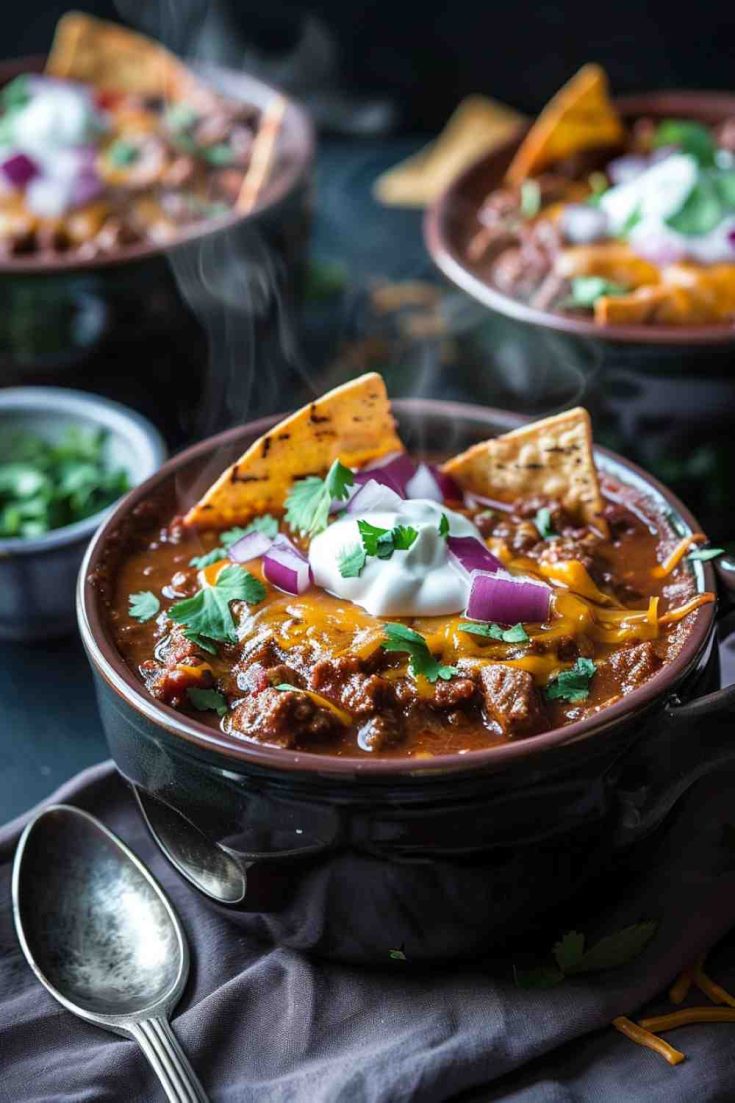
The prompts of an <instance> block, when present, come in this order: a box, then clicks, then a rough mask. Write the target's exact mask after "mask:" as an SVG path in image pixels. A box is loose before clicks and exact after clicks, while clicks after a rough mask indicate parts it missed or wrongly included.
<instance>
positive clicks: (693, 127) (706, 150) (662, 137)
mask: <svg viewBox="0 0 735 1103" xmlns="http://www.w3.org/2000/svg"><path fill="white" fill-rule="evenodd" d="M662 146H677V147H678V148H679V149H680V150H681V151H682V153H688V154H689V155H690V156H691V157H693V158H694V159H695V161H697V163H698V164H699V165H701V166H702V168H711V167H712V165H714V163H715V154H716V153H717V146H716V144H715V140H714V138H713V137H712V133H711V131H710V129H709V127H706V126H704V125H703V124H702V123H697V122H694V121H693V120H692V119H664V120H663V122H661V123H659V125H658V127H657V128H656V133H655V134H654V136H653V147H654V149H660V148H661V147H662Z"/></svg>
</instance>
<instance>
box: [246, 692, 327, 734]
mask: <svg viewBox="0 0 735 1103" xmlns="http://www.w3.org/2000/svg"><path fill="white" fill-rule="evenodd" d="M342 730H343V728H342V724H341V723H340V721H339V719H338V718H337V717H336V716H335V715H334V713H333V712H330V711H329V709H325V708H322V707H321V706H320V705H318V704H317V703H316V701H314V700H312V698H311V697H309V696H308V694H306V693H303V692H301V691H300V690H283V691H282V690H278V689H273V688H272V687H271V688H269V689H264V690H263V691H262V692H261V693H256V694H251V695H250V696H249V697H245V698H243V699H242V700H241V701H239V702H238V704H237V706H236V707H235V708H234V709H233V711H232V714H231V731H232V733H233V734H234V735H238V734H239V735H245V736H248V737H249V738H251V739H257V740H259V741H260V742H261V743H273V744H275V745H276V746H278V747H296V746H300V745H302V744H305V743H307V744H308V743H309V742H310V741H312V740H322V739H328V738H329V737H330V736H333V735H336V734H337V732H340V731H342Z"/></svg>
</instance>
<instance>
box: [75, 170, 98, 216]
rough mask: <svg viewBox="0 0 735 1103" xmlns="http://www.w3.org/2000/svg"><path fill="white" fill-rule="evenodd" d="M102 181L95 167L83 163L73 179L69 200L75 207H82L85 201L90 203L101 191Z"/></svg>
mask: <svg viewBox="0 0 735 1103" xmlns="http://www.w3.org/2000/svg"><path fill="white" fill-rule="evenodd" d="M103 190H104V189H103V186H102V181H101V179H100V177H99V175H98V174H97V171H96V169H94V168H92V167H90V166H88V165H83V166H81V167H80V170H79V173H78V175H77V177H76V179H75V181H74V185H73V187H72V190H71V201H72V204H73V206H75V207H83V206H84V205H85V203H91V202H92V200H93V199H97V198H98V197H99V196H100V195H101V194H102V192H103Z"/></svg>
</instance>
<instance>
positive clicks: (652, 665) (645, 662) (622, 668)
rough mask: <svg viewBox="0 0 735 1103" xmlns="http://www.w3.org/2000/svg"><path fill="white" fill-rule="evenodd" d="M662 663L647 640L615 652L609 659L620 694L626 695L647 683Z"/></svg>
mask: <svg viewBox="0 0 735 1103" xmlns="http://www.w3.org/2000/svg"><path fill="white" fill-rule="evenodd" d="M662 662H663V660H662V659H661V657H660V656H659V655H657V654H656V649H655V648H654V646H653V644H652V643H651V641H650V640H645V641H644V642H643V643H634V644H630V645H629V646H628V647H624V648H622V649H621V650H620V651H614V652H613V654H612V655H611V656H610V658H609V659H608V666H609V667H610V669H611V670H612V671H613V672H614V674H615V677H616V680H617V683H618V688H619V692H620V693H621V694H625V693H630V692H631V691H632V690H634V689H638V687H639V686H642V685H643V683H644V682H647V681H648V679H649V678H650V677H651V675H652V674H655V673H656V671H657V670H658V669H659V668H660V666H661V665H662Z"/></svg>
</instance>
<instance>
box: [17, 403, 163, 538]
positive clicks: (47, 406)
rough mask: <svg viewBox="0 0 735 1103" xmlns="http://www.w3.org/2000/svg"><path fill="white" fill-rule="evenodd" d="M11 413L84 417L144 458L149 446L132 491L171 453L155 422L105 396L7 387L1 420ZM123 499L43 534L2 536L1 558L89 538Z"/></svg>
mask: <svg viewBox="0 0 735 1103" xmlns="http://www.w3.org/2000/svg"><path fill="white" fill-rule="evenodd" d="M8 410H19V411H20V410H28V411H31V412H32V411H34V410H38V411H43V412H45V413H51V412H57V413H63V414H64V415H68V416H69V418H70V420H75V419H78V420H79V422H80V423H81V422H82V421H84V420H89V421H92V422H94V423H95V424H96V425H98V426H99V427H101V428H104V429H107V430H108V432H110V433H111V434H117V436H119V437H120V438H123V439H126V440H127V442H128V443H129V444H132V446H133V447H134V448H136V449H137V452H138V454H139V455H142V454H141V452H140V448H141V446H143V447H144V448H145V449H146V450H147V451H146V453H145V454H144V455H143V458H144V459H145V461H146V462H145V464H144V465H142V466H143V468H144V474H142V475H141V476H140V478H138V480H137V482H136V483H135V485H134V486H133V487H132V488H131V489H133V490H135V489H136V488H137V487H138V486H139V485H140V484H141V483H143V482H146V481H147V480H148V479H150V478H151V477H152V476H153V475H155V473H156V471H157V470H158V469H159V468H160V467H161V464H162V463H163V461H164V460H165V459H166V456H167V455H168V450H167V448H166V445H165V443H164V440H163V437H162V436H161V434H160V433H159V431H158V429H156V427H155V425H153V424H152V422H150V421H149V420H148V419H147V418H146V417H143V415H142V414H139V413H138V412H137V410H131V409H130V408H129V407H128V406H124V405H123V404H122V403H121V402H115V401H113V400H112V399H111V398H104V397H103V396H102V395H96V394H88V393H87V392H86V391H78V390H73V389H72V388H71V387H5V388H2V389H0V420H1V419H2V417H3V415H4V414H5V413H6V412H7V411H8ZM120 500H121V498H120V499H117V500H116V501H115V502H112V503H111V505H109V506H106V507H105V508H104V509H101V510H98V511H97V513H93V514H92V515H91V516H90V517H84V518H83V519H82V520H81V521H74V523H73V524H71V525H62V526H61V528H57V529H51V530H50V532H45V533H43V534H42V535H41V536H32V537H23V536H3V537H0V559H2V558H5V557H12V558H16V557H18V556H21V555H33V554H36V553H38V552H48V551H52V550H53V549H54V548H58V547H62V546H65V545H67V544H72V543H74V542H75V541H77V540H86V539H88V537H89V536H90V535H91V533H92V532H94V530H95V529H96V528H97V526H98V525H99V524H100V523H101V521H102V520H103V519H104V518H105V517H106V516H107V515H108V514H109V513H110V511H111V510H112V509H115V508H116V506H117V504H118V502H119V501H120Z"/></svg>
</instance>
